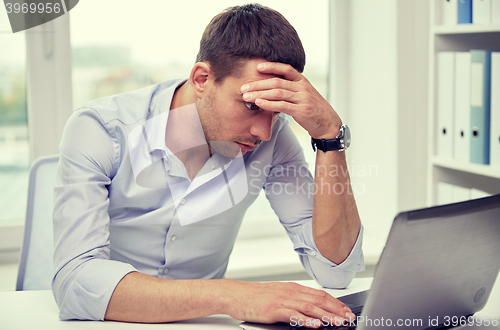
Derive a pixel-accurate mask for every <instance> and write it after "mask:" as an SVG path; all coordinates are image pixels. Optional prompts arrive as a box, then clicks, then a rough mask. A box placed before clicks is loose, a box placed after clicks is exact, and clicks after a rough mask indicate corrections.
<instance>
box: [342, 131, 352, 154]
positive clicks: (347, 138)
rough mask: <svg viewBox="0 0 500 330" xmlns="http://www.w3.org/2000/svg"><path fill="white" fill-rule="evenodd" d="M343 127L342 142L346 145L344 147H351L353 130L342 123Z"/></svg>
mask: <svg viewBox="0 0 500 330" xmlns="http://www.w3.org/2000/svg"><path fill="white" fill-rule="evenodd" d="M342 128H343V135H344V136H343V137H342V141H341V142H342V144H343V145H344V149H347V148H349V146H350V145H351V130H350V129H349V127H348V126H347V125H342Z"/></svg>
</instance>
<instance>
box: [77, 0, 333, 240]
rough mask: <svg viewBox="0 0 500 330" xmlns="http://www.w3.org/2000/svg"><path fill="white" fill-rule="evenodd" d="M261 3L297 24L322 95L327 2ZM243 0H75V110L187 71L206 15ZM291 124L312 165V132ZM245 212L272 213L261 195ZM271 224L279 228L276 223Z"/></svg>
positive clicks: (262, 216)
mask: <svg viewBox="0 0 500 330" xmlns="http://www.w3.org/2000/svg"><path fill="white" fill-rule="evenodd" d="M259 2H260V3H261V4H263V5H266V6H269V7H271V8H273V9H276V10H278V11H279V12H280V13H282V14H283V15H284V16H285V17H286V18H287V19H288V20H289V21H290V23H291V24H292V25H293V26H294V27H295V29H296V30H297V32H298V34H299V36H300V37H301V40H302V43H303V45H304V48H305V50H306V56H307V64H306V69H305V72H304V74H305V76H306V77H307V78H308V79H309V80H310V81H311V83H312V84H313V85H314V86H315V87H316V88H317V89H318V91H319V92H320V93H322V95H323V96H325V97H326V92H327V72H328V1H327V0H320V1H314V2H305V1H301V0H294V1H290V0H263V1H259ZM244 3H247V1H230V0H215V1H210V2H207V1H177V2H175V5H173V4H172V2H169V1H164V0H146V1H142V2H140V3H134V4H131V3H130V4H129V3H127V4H126V5H125V4H124V2H123V1H120V0H107V1H99V0H86V1H80V2H79V3H78V5H77V7H75V9H73V10H72V11H71V12H70V24H71V28H70V31H71V44H72V58H73V72H72V77H73V107H74V109H76V108H77V107H79V106H81V105H83V104H84V103H85V102H87V101H89V100H92V99H95V98H99V97H103V96H107V95H111V94H115V93H120V92H126V91H131V90H134V89H137V88H140V87H143V86H147V85H150V84H154V83H157V82H160V81H163V80H168V79H173V78H183V77H187V76H188V75H189V73H190V70H191V68H192V65H193V64H194V61H195V57H196V54H197V52H198V47H199V40H200V38H201V35H202V33H203V30H204V29H205V27H206V25H207V24H208V23H209V21H210V19H211V18H212V17H213V16H215V15H216V14H218V13H219V12H221V11H222V10H223V9H225V8H227V7H230V6H234V5H238V4H244ZM193 7H196V10H193V9H194V8H193ZM291 123H292V127H293V129H294V131H295V133H296V134H297V136H298V139H299V140H300V141H301V143H302V145H303V148H304V152H305V154H306V158H307V161H308V162H309V164H314V162H315V155H314V152H313V151H312V149H311V144H310V137H309V134H307V132H305V131H304V130H303V129H302V128H301V127H300V126H299V125H297V124H296V123H294V122H293V119H292V120H291ZM246 218H247V220H246V221H245V222H244V224H245V223H249V222H251V223H254V222H261V221H267V222H268V223H269V221H268V220H269V219H270V218H273V219H274V218H276V216H275V214H274V212H273V211H272V209H271V207H270V206H269V203H268V202H267V200H266V199H265V196H264V195H263V194H261V195H260V196H259V198H258V199H257V201H256V202H255V203H254V204H253V205H252V207H251V208H250V209H249V210H248V212H247V215H246ZM273 223H275V224H277V225H278V227H277V229H276V230H279V231H280V232H281V233H282V232H283V230H282V229H281V228H280V226H279V224H278V222H277V221H273ZM249 227H250V226H249ZM251 227H255V226H251ZM266 228H267V227H266ZM268 232H269V231H268Z"/></svg>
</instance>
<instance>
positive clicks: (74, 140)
mask: <svg viewBox="0 0 500 330" xmlns="http://www.w3.org/2000/svg"><path fill="white" fill-rule="evenodd" d="M182 82H183V80H175V81H166V82H162V83H159V84H156V85H152V86H149V87H146V88H142V89H140V90H137V91H133V92H129V93H123V94H118V95H113V96H110V97H106V98H102V99H98V100H94V101H91V102H89V103H88V104H86V105H84V106H83V107H81V108H79V109H78V110H77V111H76V112H75V113H74V114H73V115H72V116H71V118H70V119H69V120H68V123H67V124H66V127H65V129H64V133H63V138H62V142H61V145H60V153H61V159H60V162H59V166H58V169H57V176H56V184H55V195H54V200H55V201H54V215H53V218H54V240H55V251H54V271H55V275H54V279H53V285H52V288H53V292H54V296H55V298H56V301H57V303H58V305H59V308H60V318H61V319H89V320H103V319H104V315H105V312H106V308H107V306H108V303H109V300H110V298H111V295H112V293H113V290H114V289H115V287H116V285H117V284H118V282H119V281H120V280H121V279H122V278H123V277H124V276H125V275H126V274H128V273H129V272H133V271H139V272H141V273H144V274H148V275H152V276H156V277H160V278H167V279H200V278H203V279H217V278H224V273H225V271H226V268H227V264H228V260H229V256H230V254H231V250H232V248H233V245H234V240H235V238H236V235H237V233H238V229H239V227H240V224H241V221H242V219H243V216H244V214H245V211H246V210H247V208H248V207H249V206H250V205H251V204H252V202H253V201H254V200H255V199H256V198H257V196H258V194H259V192H260V191H261V189H263V188H264V189H265V192H266V197H267V198H268V200H269V202H270V203H271V206H272V208H273V210H274V211H275V212H276V214H277V215H278V217H279V219H280V222H281V223H282V225H283V226H284V227H285V229H286V231H287V233H288V235H289V237H290V239H291V240H292V242H293V245H294V250H295V251H296V252H297V253H298V256H299V258H300V260H301V262H302V264H303V265H304V268H305V270H306V271H307V272H308V273H309V274H310V275H311V276H312V277H314V278H315V279H316V281H317V282H318V283H319V284H321V285H323V286H325V287H330V288H340V287H345V286H347V285H348V284H349V283H350V281H351V280H352V278H353V277H354V274H355V272H357V271H361V270H363V269H364V260H363V253H362V249H361V242H362V236H363V228H362V227H361V230H360V233H359V235H358V239H357V241H356V244H355V246H354V248H353V250H352V251H351V253H350V255H349V257H348V258H347V259H346V260H345V261H344V262H342V263H341V264H339V265H336V264H335V263H333V262H331V261H330V260H328V259H327V258H325V257H324V256H322V255H321V253H320V252H319V251H318V249H317V247H316V245H315V243H314V240H313V236H312V227H311V226H312V205H313V199H312V197H313V194H312V188H313V186H312V185H313V182H314V181H313V178H312V176H311V174H310V172H309V171H308V170H306V168H307V167H306V166H307V164H306V162H305V160H304V156H303V153H302V150H301V148H300V146H299V143H298V141H297V139H296V137H295V135H294V134H293V133H292V131H291V129H290V127H289V125H288V123H287V119H286V118H285V117H284V116H280V118H279V119H278V121H277V122H276V124H275V125H274V126H273V127H272V137H271V139H270V140H269V141H264V142H262V143H261V144H260V145H259V146H258V147H256V148H255V150H254V151H252V152H248V153H247V154H245V155H244V156H243V157H236V158H234V159H229V158H225V157H223V156H220V155H218V154H213V155H212V156H211V157H210V158H209V159H208V160H207V162H206V163H205V165H204V166H203V167H202V169H201V170H200V172H199V173H198V175H197V176H196V177H195V178H194V179H193V180H190V179H189V176H188V175H187V171H186V168H185V166H184V164H183V163H182V162H181V161H180V160H179V159H178V158H177V157H176V156H175V155H174V153H172V152H171V150H170V149H169V148H167V146H166V144H165V130H166V128H167V124H168V117H169V109H170V103H171V101H172V97H173V94H174V91H175V88H176V87H177V86H178V85H179V84H180V83H182ZM172 111H175V110H172Z"/></svg>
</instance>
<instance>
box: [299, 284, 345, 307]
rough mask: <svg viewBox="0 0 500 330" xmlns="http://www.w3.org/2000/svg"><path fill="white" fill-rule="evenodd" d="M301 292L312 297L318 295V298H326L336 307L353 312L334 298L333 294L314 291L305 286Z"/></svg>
mask: <svg viewBox="0 0 500 330" xmlns="http://www.w3.org/2000/svg"><path fill="white" fill-rule="evenodd" d="M300 292H301V293H307V294H312V295H316V296H320V297H325V298H326V299H328V300H329V301H331V302H333V303H334V304H335V305H336V306H339V307H342V308H345V309H347V310H348V311H350V312H351V309H350V308H349V307H348V306H347V305H346V304H345V303H343V302H342V301H340V300H338V299H337V298H335V297H334V296H332V295H331V294H329V293H328V292H326V291H324V290H319V289H314V288H309V287H306V286H303V287H302V288H301V290H300Z"/></svg>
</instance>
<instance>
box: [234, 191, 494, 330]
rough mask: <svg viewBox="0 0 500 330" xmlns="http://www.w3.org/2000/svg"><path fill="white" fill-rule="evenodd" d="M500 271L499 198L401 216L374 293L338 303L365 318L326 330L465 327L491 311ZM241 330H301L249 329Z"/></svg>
mask: <svg viewBox="0 0 500 330" xmlns="http://www.w3.org/2000/svg"><path fill="white" fill-rule="evenodd" d="M499 269H500V194H499V195H494V196H490V197H485V198H480V199H475V200H470V201H466V202H460V203H454V204H448V205H441V206H435V207H430V208H425V209H420V210H414V211H408V212H402V213H399V214H398V215H397V216H396V218H395V219H394V222H393V224H392V227H391V230H390V233H389V237H388V239H387V243H386V245H385V248H384V250H383V252H382V255H381V257H380V260H379V262H378V264H377V267H376V269H375V274H374V278H373V282H372V286H371V288H370V290H368V291H362V292H359V293H355V294H352V295H347V296H344V297H340V298H338V299H339V300H342V301H343V302H344V303H345V304H347V305H348V306H349V307H350V308H351V309H352V311H353V312H354V313H355V314H357V315H359V316H358V317H357V322H356V324H346V325H344V326H342V327H335V326H325V327H323V328H324V329H354V328H355V329H358V330H371V329H389V328H404V329H419V330H420V329H441V328H443V329H444V328H449V327H447V326H450V325H457V324H458V325H460V320H464V321H466V320H469V319H468V317H469V316H472V315H473V314H474V313H476V312H478V311H480V310H481V309H483V307H484V306H485V305H486V302H487V301H488V298H489V296H490V293H491V290H492V288H493V284H494V283H495V280H496V278H497V275H498V273H499ZM492 316H493V315H492ZM398 320H402V321H403V323H398ZM457 320H458V321H459V322H453V321H457ZM384 321H385V322H384ZM499 321H500V320H499ZM389 322H390V323H389ZM399 322H401V321H399ZM470 322H471V324H473V325H475V323H474V322H473V321H470ZM462 324H467V323H462ZM240 327H241V328H243V329H245V330H250V329H276V330H278V329H297V328H298V327H297V326H291V325H290V324H287V323H276V324H272V325H264V324H257V323H249V322H243V323H242V324H240ZM474 328H475V327H467V329H474ZM487 328H489V329H499V328H498V327H495V326H490V327H487Z"/></svg>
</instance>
